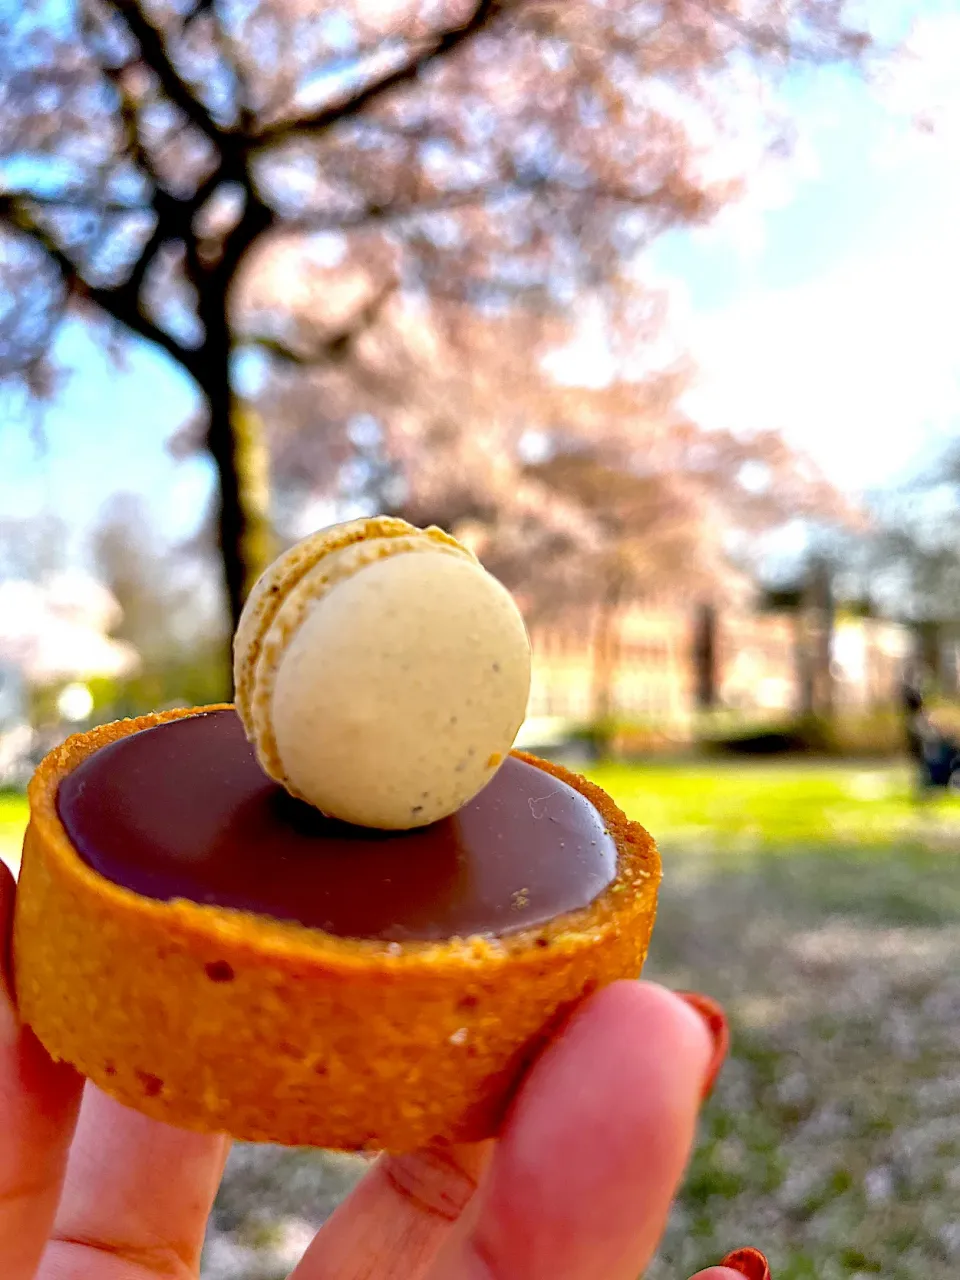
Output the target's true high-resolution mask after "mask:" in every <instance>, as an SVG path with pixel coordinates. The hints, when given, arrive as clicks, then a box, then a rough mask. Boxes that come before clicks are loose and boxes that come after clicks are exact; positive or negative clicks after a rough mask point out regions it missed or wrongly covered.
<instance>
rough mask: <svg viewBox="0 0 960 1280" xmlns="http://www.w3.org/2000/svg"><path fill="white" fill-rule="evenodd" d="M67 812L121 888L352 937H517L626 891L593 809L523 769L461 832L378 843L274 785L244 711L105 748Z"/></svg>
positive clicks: (512, 761) (465, 814)
mask: <svg viewBox="0 0 960 1280" xmlns="http://www.w3.org/2000/svg"><path fill="white" fill-rule="evenodd" d="M57 804H58V809H59V813H60V818H61V821H62V822H63V825H64V827H65V828H66V831H67V834H68V835H69V837H70V839H71V841H72V843H73V845H74V847H75V848H76V850H77V852H78V853H79V855H80V857H81V858H83V860H84V861H85V862H86V863H87V864H88V865H89V866H90V867H92V868H93V869H94V870H95V871H97V872H98V873H99V874H100V875H102V876H104V877H105V878H106V879H108V880H111V881H113V882H114V883H115V884H119V885H123V886H125V887H126V888H128V889H132V890H133V891H134V892H136V893H139V894H141V895H142V896H144V897H147V898H155V899H158V900H160V901H165V902H166V901H170V900H172V899H175V898H186V899H189V900H191V901H193V902H198V903H207V904H213V905H216V906H218V907H232V908H235V909H238V910H241V911H249V912H255V913H257V914H259V915H263V916H271V917H273V918H274V919H277V920H288V921H298V922H299V923H301V924H304V925H307V926H308V927H310V928H315V929H322V930H324V931H325V932H327V933H331V934H337V935H339V936H340V937H351V938H378V939H383V940H391V941H403V940H407V939H410V940H413V939H422V940H440V939H444V938H452V937H466V936H469V935H471V934H478V933H481V934H482V933H486V934H497V935H502V934H508V933H514V932H516V931H517V930H519V929H527V928H530V927H532V926H536V925H539V924H543V923H545V922H546V921H548V920H550V919H552V918H553V917H554V916H557V915H560V914H561V913H563V912H566V911H573V910H576V909H577V908H580V907H585V906H587V905H589V903H591V902H592V901H593V900H594V899H595V898H596V897H597V896H598V895H599V894H600V893H602V892H603V890H604V889H605V888H606V887H607V886H608V885H609V884H610V883H611V882H612V880H613V879H614V876H615V875H616V866H617V850H616V845H615V844H614V841H613V839H612V837H611V836H610V835H609V834H608V833H607V832H606V830H605V828H604V824H603V819H602V818H601V816H600V814H599V813H598V812H597V810H596V809H595V808H594V806H593V805H592V804H591V803H590V802H589V801H588V800H587V799H586V798H585V797H584V796H582V795H580V794H579V792H577V791H575V790H574V789H573V788H572V787H569V786H567V785H566V784H565V783H563V782H560V781H559V780H558V779H556V778H553V777H552V776H551V775H550V774H548V773H545V772H544V771H543V770H542V769H538V768H536V766H534V765H530V764H527V763H526V762H524V761H522V760H518V759H517V758H516V757H513V756H511V757H509V758H508V759H507V760H506V761H505V763H504V764H503V765H502V766H501V768H500V769H499V770H498V772H497V773H496V774H495V775H494V777H493V779H492V781H491V782H490V783H489V784H488V785H487V786H486V787H485V788H484V790H483V791H481V792H480V794H479V795H478V796H476V797H475V798H474V799H473V800H471V801H470V802H469V803H468V804H466V805H464V806H463V808H462V809H461V810H460V811H459V812H458V813H456V814H454V815H453V816H452V817H450V818H444V819H443V820H442V821H440V822H437V823H434V824H433V825H432V826H429V827H423V828H419V829H417V830H414V831H374V830H370V829H367V828H364V827H353V826H349V825H347V824H345V823H342V822H337V821H334V820H332V819H329V818H326V817H324V816H323V814H321V813H320V812H318V811H317V810H316V809H313V808H311V807H310V806H309V805H307V804H304V803H303V802H302V801H299V800H295V799H294V798H293V797H292V796H290V795H288V794H287V792H286V791H285V790H284V789H283V788H282V787H280V786H278V785H277V784H276V783H275V782H273V781H271V779H270V778H268V777H267V776H266V774H264V773H263V771H262V770H261V768H260V766H259V765H258V763H257V761H256V757H255V756H254V753H253V750H252V748H251V747H250V744H249V743H248V742H247V739H246V737H245V736H244V732H243V728H242V726H241V724H240V721H239V719H238V718H237V716H236V714H235V713H234V712H233V711H214V712H206V713H201V714H197V715H192V716H187V717H184V718H183V719H180V720H172V721H169V722H168V723H166V724H163V725H158V726H156V727H155V728H152V729H144V730H142V731H140V732H139V733H134V734H130V735H129V736H127V737H125V738H121V739H119V740H118V741H117V742H114V743H111V744H110V745H109V746H106V747H102V748H101V749H100V750H99V751H96V752H94V753H93V755H91V756H88V757H87V759H86V760H84V762H83V763H82V764H80V765H79V766H78V767H77V768H76V769H74V770H73V772H72V773H70V774H68V775H67V777H66V778H65V779H64V780H63V782H62V783H61V784H60V791H59V795H58V799H57Z"/></svg>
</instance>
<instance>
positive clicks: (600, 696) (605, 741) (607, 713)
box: [592, 572, 623, 755]
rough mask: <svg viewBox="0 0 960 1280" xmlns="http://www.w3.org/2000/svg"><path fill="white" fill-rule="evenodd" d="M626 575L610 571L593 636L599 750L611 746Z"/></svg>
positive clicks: (594, 705) (594, 706) (594, 696)
mask: <svg viewBox="0 0 960 1280" xmlns="http://www.w3.org/2000/svg"><path fill="white" fill-rule="evenodd" d="M622 598H623V578H622V575H621V574H620V573H619V572H614V573H612V574H610V576H609V578H608V581H607V587H606V590H605V591H604V593H603V596H602V597H601V600H600V605H599V609H598V613H597V628H596V631H595V633H594V640H593V698H592V701H593V708H592V710H593V723H594V730H595V736H596V743H597V748H598V751H599V752H600V753H601V754H602V755H605V754H607V753H608V751H609V749H610V719H611V716H612V714H613V709H614V708H613V675H614V672H615V670H616V667H617V660H618V658H619V655H620V605H621V603H622Z"/></svg>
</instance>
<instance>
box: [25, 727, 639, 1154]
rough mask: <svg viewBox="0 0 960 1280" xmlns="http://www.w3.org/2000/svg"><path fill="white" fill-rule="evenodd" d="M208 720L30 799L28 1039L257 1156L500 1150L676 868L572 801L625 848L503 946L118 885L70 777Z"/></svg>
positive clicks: (613, 821)
mask: <svg viewBox="0 0 960 1280" xmlns="http://www.w3.org/2000/svg"><path fill="white" fill-rule="evenodd" d="M223 709H224V708H199V709H194V710H189V711H182V710H178V711H171V712H165V713H163V714H158V715H150V716H143V717H141V718H139V719H136V720H126V721H120V722H118V723H115V724H109V725H104V726H102V727H101V728H98V729H94V730H92V731H91V732H89V733H85V734H80V735H77V736H75V737H73V738H71V739H69V740H68V741H67V742H65V743H64V744H63V745H62V746H61V747H59V748H58V749H56V750H55V751H53V752H52V753H51V754H50V755H49V756H47V758H46V759H45V760H44V761H43V763H42V764H41V765H40V767H39V769H38V770H37V772H36V774H35V776H34V778H33V781H32V782H31V784H30V792H29V795H30V824H29V827H28V829H27V834H26V839H25V843H24V851H23V861H22V868H21V875H20V884H19V888H18V892H17V900H16V916H15V921H14V950H13V955H14V982H15V989H16V997H17V1001H18V1004H19V1008H20V1013H21V1016H22V1018H23V1020H24V1021H25V1022H26V1023H27V1024H28V1025H29V1026H30V1027H31V1028H32V1029H33V1031H34V1032H35V1034H36V1035H37V1036H38V1037H39V1039H40V1040H41V1042H42V1043H43V1045H44V1046H45V1047H46V1049H47V1050H48V1052H49V1053H50V1054H51V1055H52V1056H53V1057H54V1058H56V1059H59V1060H65V1061H67V1062H70V1063H72V1064H73V1065H74V1066H75V1067H76V1068H77V1069H78V1070H79V1071H81V1072H82V1073H83V1074H84V1075H85V1076H87V1077H88V1078H89V1079H90V1080H92V1081H94V1083H95V1084H97V1085H98V1086H99V1087H100V1088H101V1089H102V1090H104V1091H105V1092H106V1093H108V1094H111V1095H112V1096H113V1097H115V1098H116V1099H118V1100H119V1101H120V1102H122V1103H125V1104H127V1105H128V1106H131V1107H134V1108H136V1109H137V1110H139V1111H141V1112H143V1113H145V1114H147V1115H149V1116H152V1117H154V1118H155V1119H158V1120H163V1121H165V1122H166V1123H168V1124H173V1125H179V1126H182V1127H184V1128H188V1129H194V1130H199V1131H203V1132H226V1133H229V1134H231V1135H232V1136H233V1137H235V1138H238V1139H245V1140H248V1141H263V1142H274V1143H284V1144H290V1145H304V1146H322V1147H334V1148H342V1149H353V1150H356V1149H367V1148H369V1149H374V1148H386V1149H390V1150H394V1151H404V1150H411V1149H414V1148H416V1147H418V1146H421V1145H422V1144H424V1143H426V1142H428V1141H430V1140H432V1139H437V1138H445V1139H449V1140H451V1141H455V1142H472V1141H477V1140H480V1139H483V1138H487V1137H490V1136H492V1135H493V1134H494V1133H495V1132H496V1130H497V1127H498V1124H499V1122H500V1119H501V1117H502V1114H503V1111H504V1108H505V1106H506V1104H507V1102H508V1101H509V1098H510V1094H511V1091H512V1089H513V1087H514V1085H515V1083H516V1081H517V1079H518V1076H519V1075H520V1073H521V1072H522V1071H523V1069H524V1066H525V1064H526V1063H527V1062H528V1061H529V1060H530V1058H531V1056H532V1055H534V1054H535V1053H536V1052H537V1051H538V1049H539V1048H540V1046H541V1045H542V1044H543V1043H544V1042H545V1040H546V1039H547V1038H548V1036H549V1034H550V1032H551V1029H552V1028H553V1027H554V1026H555V1024H556V1022H557V1020H558V1019H560V1018H562V1017H563V1016H564V1015H565V1014H566V1013H567V1012H568V1011H569V1010H570V1009H571V1008H572V1007H573V1006H575V1005H576V1003H577V1002H578V1001H579V1000H581V999H582V998H583V997H584V996H585V995H587V994H589V993H590V992H591V991H593V990H595V989H596V988H597V987H598V986H601V985H603V984H605V983H609V982H612V981H614V980H615V979H618V978H636V977H637V976H638V975H639V973H640V970H641V967H642V965H643V961H644V958H645V956H646V952H647V946H648V943H649V940H650V934H651V931H652V929H653V921H654V916H655V913H656V899H657V888H658V885H659V881H660V859H659V855H658V853H657V849H656V846H655V844H654V842H653V840H652V839H651V837H650V836H649V835H648V833H647V832H646V831H645V830H644V829H643V827H641V826H640V825H639V824H637V823H635V822H630V821H628V820H627V819H626V818H625V816H624V815H623V813H622V812H621V811H620V810H619V809H618V808H617V806H616V805H615V804H614V803H613V802H612V801H611V799H610V798H609V797H608V796H607V795H606V794H605V793H604V792H603V791H602V790H600V788H598V787H596V786H594V785H593V784H592V783H590V782H588V781H586V779H584V778H581V777H579V776H577V775H575V774H572V773H570V772H569V771H568V770H566V769H563V768H562V767H560V766H559V765H556V764H552V763H549V762H547V761H543V760H539V759H537V758H535V757H532V756H526V755H523V754H522V753H515V754H517V755H518V756H520V758H521V759H523V760H525V761H526V762H527V763H528V764H532V765H535V766H536V767H537V768H540V769H542V770H544V771H546V772H547V773H549V774H551V775H553V776H554V777H555V778H558V779H560V780H561V781H562V782H565V783H566V784H567V785H569V786H571V787H573V788H574V789H575V790H576V791H578V792H579V793H580V794H581V795H582V796H584V797H586V798H587V799H588V800H589V801H590V802H591V803H592V804H593V805H594V807H595V808H596V809H597V810H598V811H599V813H600V815H601V818H602V819H603V822H604V824H605V825H606V827H607V829H608V831H609V832H610V834H611V835H612V836H613V838H614V840H615V843H616V846H617V855H618V856H617V871H616V876H615V879H614V880H613V882H612V883H611V884H610V885H609V886H608V888H607V889H606V890H604V891H603V892H602V893H601V894H600V896H599V897H598V898H596V899H595V900H594V901H593V902H592V903H591V904H590V905H589V906H588V907H586V908H583V909H581V910H577V911H572V912H567V913H564V914H562V915H558V916H556V917H555V918H553V919H552V920H550V921H549V922H548V923H547V924H545V925H540V926H537V927H536V928H531V929H525V930H522V931H518V932H513V933H508V934H505V935H504V936H503V937H501V938H492V937H486V936H484V937H471V938H450V939H447V940H444V941H441V942H432V941H427V942H403V943H396V942H392V943H391V942H384V941H380V940H367V939H353V938H343V937H337V936H333V935H332V934H328V933H324V932H322V931H320V930H318V929H311V928H306V927H304V926H302V925H299V924H294V923H287V922H284V921H280V920H276V919H273V918H271V917H269V916H264V915H258V914H253V913H249V912H245V911H239V910H235V909H230V908H224V907H218V906H210V905H203V904H198V903H196V902H191V901H186V900H183V899H176V900H174V901H158V900H155V899H152V898H147V897H143V896H141V895H140V894H138V893H135V892H133V891H132V890H130V889H127V888H124V887H123V886H121V885H118V884H115V883H113V881H111V880H108V879H106V878H105V877H103V876H101V875H100V874H99V873H97V872H96V871H94V870H93V869H92V868H91V867H90V866H88V865H87V863H86V862H84V861H83V860H82V859H81V857H80V856H79V854H78V853H77V851H76V850H75V848H74V846H73V844H72V843H71V841H70V839H69V838H68V836H67V833H66V830H65V829H64V826H63V824H62V822H61V820H60V817H59V815H58V810H57V792H58V788H59V786H60V783H61V781H62V779H63V778H65V777H66V776H67V774H68V773H70V772H71V771H72V770H73V769H75V768H76V767H77V766H78V765H79V764H80V763H81V762H82V761H83V760H85V759H86V758H87V757H88V756H90V755H91V754H92V753H93V752H95V751H97V750H99V749H100V748H102V747H105V746H107V745H108V744H110V743H112V742H115V741H117V740H118V739H120V738H122V737H124V736H126V735H129V734H133V733H137V732H139V731H140V730H143V729H148V728H152V727H154V726H156V725H159V724H163V723H164V722H166V721H169V720H173V719H177V718H180V717H183V716H188V715H194V714H197V713H198V712H199V711H213V710H223Z"/></svg>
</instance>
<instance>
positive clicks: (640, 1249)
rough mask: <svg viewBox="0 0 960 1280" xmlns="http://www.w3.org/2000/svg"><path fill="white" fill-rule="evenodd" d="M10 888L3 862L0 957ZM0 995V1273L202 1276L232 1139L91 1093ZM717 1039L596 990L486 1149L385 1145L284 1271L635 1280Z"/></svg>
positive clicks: (661, 1220)
mask: <svg viewBox="0 0 960 1280" xmlns="http://www.w3.org/2000/svg"><path fill="white" fill-rule="evenodd" d="M14 893H15V885H14V881H13V879H12V877H11V876H10V874H9V873H8V872H6V870H5V869H4V868H2V867H0V958H2V957H6V956H9V952H10V947H9V941H10V938H9V930H10V921H11V918H12V907H13V897H14ZM10 990H11V988H10V984H9V980H8V979H7V978H6V977H5V975H4V973H3V971H2V970H0V1132H2V1133H3V1135H4V1141H3V1143H2V1144H0V1274H2V1275H3V1277H4V1280H151V1278H152V1277H157V1278H159V1277H166V1278H167V1280H169V1278H170V1277H175V1278H176V1280H190V1278H191V1277H196V1276H197V1275H198V1274H199V1269H200V1255H201V1249H202V1245H203V1239H204V1232H205V1228H206V1223H207V1218H208V1216H209V1213H210V1210H211V1207H212V1204H213V1199H214V1196H215V1194H216V1191H217V1187H218V1185H219V1182H220V1177H221V1174H222V1171H223V1166H224V1162H225V1160H226V1156H227V1152H228V1148H229V1142H228V1140H227V1139H226V1138H225V1137H223V1136H221V1135H205V1134H196V1133H187V1132H185V1131H181V1130H177V1129H173V1128H171V1127H169V1126H167V1125H164V1124H160V1123H159V1122H157V1121H154V1120H150V1119H147V1118H146V1117H144V1116H141V1115H139V1114H137V1113H135V1112H133V1111H130V1110H128V1109H127V1108H125V1107H122V1106H120V1105H119V1104H118V1103H116V1102H114V1101H113V1100H112V1099H110V1098H108V1097H107V1096H106V1095H104V1094H102V1093H100V1092H99V1091H98V1090H97V1089H95V1088H93V1087H92V1086H89V1085H88V1086H87V1087H86V1088H84V1082H83V1080H82V1079H81V1078H80V1077H79V1076H78V1075H77V1074H76V1073H75V1072H74V1071H73V1070H72V1068H71V1067H69V1066H68V1065H67V1064H65V1063H55V1062H53V1061H52V1060H51V1059H50V1058H49V1057H48V1056H47V1054H46V1052H45V1051H44V1049H43V1048H42V1046H41V1045H40V1043H39V1042H38V1041H37V1040H36V1038H35V1037H34V1036H33V1034H32V1032H30V1031H29V1029H27V1028H24V1027H21V1026H19V1025H18V1022H17V1016H16V1010H15V1008H14V1004H13V1000H12V997H11V995H10ZM726 1045H727V1028H726V1020H725V1018H724V1015H723V1012H722V1010H720V1008H719V1007H718V1006H717V1005H716V1004H715V1003H714V1002H713V1001H712V1000H710V999H709V998H707V997H705V996H699V995H696V994H692V993H683V994H681V995H680V996H678V995H674V994H672V993H670V992H668V991H666V990H665V989H664V988H662V987H658V986H655V985H653V984H650V983H639V982H619V983H615V984H614V985H613V986H611V987H607V988H606V989H604V990H603V991H601V992H599V993H598V994H596V995H594V996H593V997H591V998H590V999H589V1000H588V1001H587V1002H586V1003H585V1004H584V1005H583V1006H581V1007H580V1009H579V1010H578V1011H577V1012H576V1013H575V1014H574V1015H573V1017H572V1018H571V1019H570V1020H569V1021H568V1022H567V1023H566V1025H565V1026H564V1027H563V1028H562V1029H561V1030H560V1031H559V1032H558V1034H557V1036H556V1038H555V1039H554V1041H553V1043H552V1044H551V1045H550V1046H549V1047H548V1048H547V1049H546V1050H545V1052H544V1053H543V1055H542V1056H541V1057H540V1058H539V1059H538V1061H537V1062H536V1063H535V1064H534V1065H533V1066H532V1067H531V1069H530V1070H529V1072H528V1074H527V1076H526V1078H525V1079H524V1080H523V1082H522V1083H521V1085H520V1087H519V1090H518V1093H517V1096H516V1099H515V1101H514V1103H513V1106H512V1108H511V1111H510V1114H509V1116H508V1117H507V1120H506V1122H505V1124H504V1128H503V1131H502V1134H501V1136H500V1138H499V1139H498V1140H497V1141H495V1142H488V1143H482V1144H478V1145H476V1146H472V1147H467V1146H461V1147H453V1146H438V1147H435V1148H432V1149H429V1150H425V1151H420V1152H415V1153H412V1154H408V1155H384V1156H381V1157H380V1158H379V1159H378V1160H376V1161H375V1162H374V1163H373V1164H372V1166H371V1168H370V1171H369V1172H368V1174H367V1175H366V1177H365V1178H364V1179H363V1180H362V1181H361V1183H360V1184H359V1185H358V1187H357V1188H356V1190H355V1191H354V1192H353V1194H352V1195H351V1196H350V1197H349V1198H348V1199H347V1200H346V1201H344V1203H343V1204H342V1205H341V1206H340V1207H339V1208H338V1209H337V1210H336V1211H335V1213H334V1214H333V1216H332V1217H331V1218H330V1219H329V1220H328V1222H327V1223H326V1224H325V1225H324V1226H323V1228H322V1229H321V1230H320V1231H319V1232H318V1234H317V1236H316V1237H315V1239H314V1240H313V1242H312V1243H311V1245H310V1246H309V1248H308V1249H307V1251H306V1254H305V1255H304V1257H303V1259H302V1261H301V1262H300V1263H299V1264H298V1265H297V1266H296V1267H295V1268H294V1271H293V1272H292V1278H293V1280H360V1278H361V1277H364V1278H365V1280H399V1278H400V1277H402V1278H403V1280H514V1278H516V1280H519V1278H520V1277H523V1280H636V1277H637V1275H638V1274H639V1273H640V1272H641V1271H642V1269H643V1268H644V1267H645V1266H646V1264H647V1263H648V1262H649V1260H650V1258H651V1256H652V1255H653V1253H654V1250H655V1248H656V1245H657V1242H658V1240H659V1238H660V1235H661V1232H662V1231H663V1228H664V1226H665V1223H666V1219H667V1215H668V1213H669V1210H670V1204H671V1200H672V1198H673V1195H674V1193H675V1191H676V1189H677V1186H678V1184H679V1182H680V1179H681V1177H682V1174H683V1170H684V1166H685V1165H686V1162H687V1159H688V1157H689V1155H690V1150H691V1146H692V1143H693V1137H694V1131H695V1126H696V1122H697V1114H698V1111H699V1108H700V1105H701V1102H702V1101H703V1099H704V1098H705V1097H706V1096H707V1095H708V1094H709V1092H710V1089H711V1087H712V1085H713V1082H714V1079H715V1078H716V1075H717V1072H718V1071H719V1068H720V1066H721V1064H722V1061H723V1058H724V1055H725V1052H726ZM474 1193H476V1194H474ZM744 1276H746V1277H748V1280H769V1278H770V1269H769V1267H768V1265H767V1263H766V1260H765V1259H764V1257H763V1255H762V1254H760V1253H759V1252H758V1251H757V1250H755V1249H749V1248H747V1249H738V1250H736V1251H735V1252H734V1253H733V1254H730V1255H728V1257H727V1258H725V1259H724V1261H723V1263H722V1264H721V1265H719V1266H715V1267H709V1268H708V1269H707V1270H706V1271H701V1272H700V1273H699V1274H698V1276H697V1277H696V1280H742V1277H744Z"/></svg>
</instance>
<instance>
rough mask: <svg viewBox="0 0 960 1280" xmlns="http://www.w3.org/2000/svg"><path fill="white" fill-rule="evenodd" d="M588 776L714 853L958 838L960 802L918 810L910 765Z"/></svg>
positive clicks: (650, 819)
mask: <svg viewBox="0 0 960 1280" xmlns="http://www.w3.org/2000/svg"><path fill="white" fill-rule="evenodd" d="M590 776H591V777H592V778H594V780H595V781H597V782H599V783H600V785H601V786H603V787H604V788H606V790H607V791H609V792H610V794H611V795H613V796H614V798H615V799H616V800H617V801H618V802H619V804H620V805H621V807H622V808H623V809H624V810H625V811H626V812H627V813H628V814H629V816H630V817H632V818H636V819H637V820H638V821H640V822H642V823H643V824H644V826H646V827H648V828H649V829H650V831H651V832H652V833H653V834H654V835H655V836H656V837H657V838H658V839H662V840H666V841H668V842H671V843H676V842H680V843H683V844H685V845H687V846H689V847H690V848H691V850H692V849H694V848H695V847H697V846H699V847H700V848H702V849H704V850H708V851H711V852H713V851H715V850H718V849H720V850H722V849H728V850H737V849H749V848H758V849H760V848H762V849H765V850H770V851H773V850H776V849H781V850H782V849H794V848H796V846H798V845H809V846H817V845H821V846H822V845H836V844H841V845H850V846H861V847H866V846H871V847H875V846H888V845H891V844H895V843H899V842H901V841H902V840H904V839H921V840H926V839H928V838H929V836H930V835H931V834H932V833H933V832H934V831H938V830H941V831H946V832H949V831H951V830H953V831H955V833H956V834H957V835H960V801H953V800H952V798H949V797H948V798H947V799H945V800H939V799H938V800H934V801H931V802H930V803H929V804H927V805H925V806H924V808H923V810H922V811H919V812H918V809H917V806H916V804H915V803H914V802H913V799H912V794H911V789H910V777H909V774H908V772H907V770H906V768H902V767H890V766H876V765H858V764H833V763H826V764H823V763H796V762H786V763H772V764H767V763H753V762H737V763H733V762H729V761H710V762H700V763H695V764H693V763H691V764H682V765H676V764H656V763H651V764H644V765H621V764H610V765H603V766H598V767H596V768H594V769H592V770H591V771H590Z"/></svg>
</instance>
